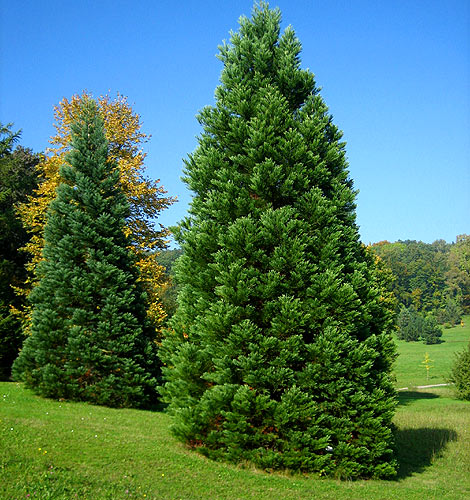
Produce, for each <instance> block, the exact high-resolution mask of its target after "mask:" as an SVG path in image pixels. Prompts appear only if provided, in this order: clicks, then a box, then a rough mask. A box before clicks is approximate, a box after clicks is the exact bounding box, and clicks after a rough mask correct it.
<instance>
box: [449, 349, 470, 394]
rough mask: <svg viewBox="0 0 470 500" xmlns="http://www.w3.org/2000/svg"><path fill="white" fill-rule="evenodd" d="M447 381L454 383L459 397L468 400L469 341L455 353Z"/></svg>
mask: <svg viewBox="0 0 470 500" xmlns="http://www.w3.org/2000/svg"><path fill="white" fill-rule="evenodd" d="M449 382H451V383H452V384H454V385H455V387H454V391H455V393H456V395H457V397H458V398H459V399H465V400H467V401H470V342H469V343H468V345H467V347H466V348H465V349H464V350H463V351H460V352H458V353H456V354H455V359H454V363H453V365H452V369H451V372H450V377H449Z"/></svg>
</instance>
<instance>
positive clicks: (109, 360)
mask: <svg viewBox="0 0 470 500" xmlns="http://www.w3.org/2000/svg"><path fill="white" fill-rule="evenodd" d="M107 147H108V146H107V142H106V140H105V137H104V129H103V122H102V120H101V119H100V118H99V116H98V114H97V108H96V104H95V103H94V101H92V100H89V101H86V102H85V104H84V105H83V108H82V111H81V115H80V116H79V119H78V120H77V122H76V123H74V124H73V126H72V143H71V152H70V153H69V155H68V157H67V161H68V164H67V165H64V166H62V168H61V172H60V173H61V176H62V177H63V179H65V182H64V183H62V184H60V186H59V187H58V189H57V197H56V199H55V200H54V201H53V202H52V203H51V205H50V209H49V211H48V215H47V223H46V227H45V246H44V252H43V256H44V261H43V262H42V263H41V264H40V267H39V278H40V281H39V284H38V286H37V287H36V288H34V289H33V291H32V292H31V295H30V298H31V302H32V305H33V317H32V325H31V332H32V334H31V336H30V337H29V338H28V339H27V340H26V342H25V344H24V348H23V350H22V352H21V354H20V356H19V358H18V359H17V360H16V361H15V364H14V366H13V373H14V375H16V377H17V378H20V379H22V380H24V381H25V382H26V384H27V385H28V386H29V387H31V388H33V389H34V390H35V391H36V392H37V393H38V394H41V395H43V396H49V397H53V398H66V399H73V400H84V401H90V402H93V403H98V404H104V405H109V406H119V407H128V406H143V405H148V404H150V403H154V399H153V398H154V397H155V385H156V380H155V375H156V372H157V366H156V356H155V344H154V342H153V336H154V332H153V331H152V329H151V328H149V326H148V324H147V320H146V313H145V309H144V297H143V294H142V292H141V290H140V288H139V287H138V285H137V283H136V280H137V275H136V271H135V266H134V262H133V257H132V256H131V253H130V252H129V250H128V248H127V247H128V245H129V244H130V243H131V242H129V241H128V240H127V239H126V237H125V236H124V232H123V227H124V222H125V217H126V216H128V214H129V206H128V204H127V201H126V199H125V196H124V195H123V193H122V192H121V190H120V188H119V187H118V179H119V177H118V176H119V172H118V170H117V169H116V168H112V167H113V166H112V165H110V164H109V163H108V162H107V154H108V151H107Z"/></svg>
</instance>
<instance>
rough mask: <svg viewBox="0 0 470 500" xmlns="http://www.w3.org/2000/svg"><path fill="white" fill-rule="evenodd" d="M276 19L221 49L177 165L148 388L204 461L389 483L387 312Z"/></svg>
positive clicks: (325, 129) (332, 155)
mask: <svg viewBox="0 0 470 500" xmlns="http://www.w3.org/2000/svg"><path fill="white" fill-rule="evenodd" d="M280 19H281V15H280V12H279V10H278V9H276V10H270V9H269V8H268V6H267V5H266V4H261V5H260V6H259V7H256V8H255V9H254V11H253V16H252V19H247V18H242V19H241V21H240V24H241V27H240V31H239V32H238V33H234V34H232V36H231V40H230V43H229V44H224V45H223V46H221V47H220V55H219V58H220V59H221V61H222V62H223V64H224V69H223V71H222V75H221V85H220V86H219V87H218V88H217V89H216V93H215V96H216V103H215V105H214V106H208V107H206V108H204V109H203V110H202V112H201V113H200V115H199V121H200V123H201V124H202V126H203V129H204V130H203V133H202V135H201V136H200V138H199V146H198V148H197V149H196V151H195V152H194V153H193V154H192V155H190V156H189V159H188V160H187V162H186V179H185V180H186V183H187V185H188V186H189V188H190V189H191V190H192V191H193V192H194V198H193V200H192V204H191V207H190V212H189V216H188V217H187V218H186V219H185V220H184V221H183V222H182V223H181V224H180V226H179V229H178V231H177V232H176V236H177V239H178V242H179V243H180V244H181V245H182V248H183V256H182V257H181V258H180V259H179V261H178V263H177V270H176V276H177V280H178V283H179V285H180V286H181V291H180V293H179V297H178V302H179V308H178V311H177V313H176V315H175V317H174V318H173V320H172V326H173V330H171V331H168V333H167V335H166V339H165V340H164V342H163V347H162V349H161V351H160V356H161V359H162V361H163V362H164V364H165V367H164V369H163V370H164V376H165V378H166V383H165V384H164V385H163V387H162V388H161V393H162V395H163V397H164V400H165V401H166V402H167V403H168V404H169V411H170V412H171V413H172V414H173V415H174V416H175V420H174V421H175V424H174V426H173V431H174V433H175V435H176V436H178V437H179V438H180V439H181V440H183V441H185V442H186V443H189V444H190V445H192V446H194V447H196V448H198V449H199V450H200V451H201V452H202V453H205V454H206V455H208V456H210V457H213V458H222V459H225V460H230V461H237V462H238V461H250V462H252V463H255V464H256V465H257V466H260V467H263V468H266V469H284V468H288V469H291V470H299V471H317V472H319V473H321V474H325V475H333V476H337V477H350V478H353V477H370V476H375V477H388V476H393V475H394V474H395V471H396V464H395V461H394V458H393V451H392V450H393V435H392V429H391V420H392V416H393V414H394V410H395V391H394V389H393V386H392V383H391V378H390V369H391V364H392V362H393V359H394V356H395V355H394V346H393V342H392V340H391V336H390V333H389V332H390V325H391V321H390V314H389V311H388V310H387V309H386V308H385V306H384V303H385V300H384V297H383V296H382V291H383V288H382V285H381V282H380V279H381V278H380V277H379V275H378V273H377V271H376V268H375V265H374V261H373V259H372V258H371V256H370V254H369V253H368V251H367V249H366V248H365V247H364V246H363V245H362V244H361V243H360V241H359V236H358V229H357V226H356V222H355V220H356V215H355V192H354V191H353V184H352V181H351V180H350V178H349V174H348V171H347V162H346V158H345V149H344V148H345V145H344V143H343V142H341V132H340V131H339V130H338V129H337V128H336V126H335V125H334V124H333V122H332V117H331V115H329V114H328V108H327V106H326V105H325V103H324V101H323V99H322V98H321V96H320V95H319V93H318V90H317V88H316V87H315V82H314V76H313V74H312V73H311V72H310V71H308V70H302V69H300V59H299V53H300V51H301V45H300V42H299V40H298V39H297V38H296V36H295V34H294V32H293V30H292V29H291V28H287V29H286V30H285V32H284V33H283V34H282V35H280Z"/></svg>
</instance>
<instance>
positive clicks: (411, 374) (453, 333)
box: [395, 316, 470, 388]
mask: <svg viewBox="0 0 470 500" xmlns="http://www.w3.org/2000/svg"><path fill="white" fill-rule="evenodd" d="M442 339H443V340H444V342H443V343H442V344H435V345H425V344H424V343H423V342H405V341H403V340H397V344H398V352H399V354H400V355H399V357H398V360H397V362H396V365H395V374H396V378H397V387H398V388H401V387H409V388H411V387H416V386H418V385H430V384H443V383H446V382H447V376H448V374H449V371H450V368H451V366H452V363H453V360H454V353H456V352H457V351H462V350H463V349H464V348H465V346H466V345H467V343H468V342H469V341H470V316H466V317H464V327H463V328H462V327H461V326H456V327H454V328H450V329H448V330H444V333H443V336H442ZM426 353H428V354H429V357H430V358H431V359H432V360H433V363H432V368H430V370H429V379H426V369H425V368H424V365H423V364H422V361H423V360H424V355H425V354H426Z"/></svg>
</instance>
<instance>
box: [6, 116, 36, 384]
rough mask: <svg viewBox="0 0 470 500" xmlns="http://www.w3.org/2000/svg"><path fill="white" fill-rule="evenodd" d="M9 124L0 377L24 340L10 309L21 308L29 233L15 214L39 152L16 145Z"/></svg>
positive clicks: (31, 181) (28, 188)
mask: <svg viewBox="0 0 470 500" xmlns="http://www.w3.org/2000/svg"><path fill="white" fill-rule="evenodd" d="M10 129H11V125H7V126H6V127H4V126H2V125H1V124H0V137H1V139H0V380H5V379H8V378H9V377H10V371H11V365H12V363H13V361H14V360H15V358H16V357H17V356H18V352H19V349H20V347H21V345H22V343H23V341H24V336H23V333H22V328H21V322H20V320H19V319H18V317H17V316H15V315H14V314H13V312H12V307H14V308H16V309H20V308H21V307H22V305H23V298H22V297H21V296H18V295H16V294H15V292H14V290H13V287H19V286H21V284H22V283H23V282H24V280H25V279H26V270H25V264H26V262H27V256H26V254H25V253H24V252H21V251H20V250H19V249H20V248H22V247H23V246H24V245H25V244H26V242H27V241H28V234H27V233H26V231H25V229H24V228H23V226H22V224H21V222H20V220H19V218H17V216H16V205H17V204H18V203H21V202H24V201H25V200H26V197H27V196H28V195H30V194H31V193H32V191H33V189H34V188H35V187H36V186H37V183H38V177H37V174H36V170H35V167H36V165H37V163H38V162H39V159H40V157H39V155H37V154H33V153H32V152H31V151H30V150H29V149H24V148H22V147H20V146H18V147H17V148H16V149H15V150H13V146H14V144H15V142H16V141H17V140H18V138H19V133H18V132H17V133H14V132H11V130H10Z"/></svg>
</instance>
